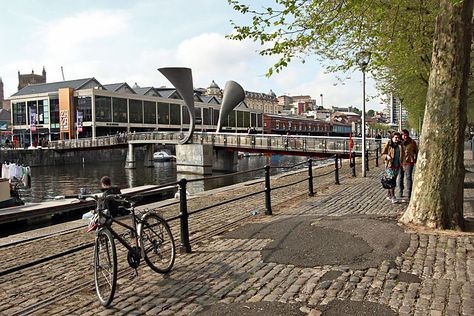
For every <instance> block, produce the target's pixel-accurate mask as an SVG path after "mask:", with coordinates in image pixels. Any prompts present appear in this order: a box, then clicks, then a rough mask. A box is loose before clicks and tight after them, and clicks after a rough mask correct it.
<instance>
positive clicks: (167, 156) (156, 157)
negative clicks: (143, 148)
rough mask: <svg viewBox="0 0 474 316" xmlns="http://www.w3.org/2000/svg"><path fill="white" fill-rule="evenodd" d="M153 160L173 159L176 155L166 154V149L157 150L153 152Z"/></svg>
mask: <svg viewBox="0 0 474 316" xmlns="http://www.w3.org/2000/svg"><path fill="white" fill-rule="evenodd" d="M153 160H154V161H175V160H176V156H174V155H170V154H168V153H167V152H166V151H157V152H155V153H154V154H153Z"/></svg>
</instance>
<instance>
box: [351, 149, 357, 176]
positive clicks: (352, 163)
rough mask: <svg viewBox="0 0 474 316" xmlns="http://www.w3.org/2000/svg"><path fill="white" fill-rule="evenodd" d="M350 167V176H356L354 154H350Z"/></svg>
mask: <svg viewBox="0 0 474 316" xmlns="http://www.w3.org/2000/svg"><path fill="white" fill-rule="evenodd" d="M351 167H352V176H353V177H355V176H356V156H355V152H352V161H351Z"/></svg>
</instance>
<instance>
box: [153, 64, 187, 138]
mask: <svg viewBox="0 0 474 316" xmlns="http://www.w3.org/2000/svg"><path fill="white" fill-rule="evenodd" d="M158 71H159V72H161V73H162V74H163V76H165V77H166V79H168V80H169V81H170V82H171V84H172V85H173V86H174V87H175V88H176V91H178V93H179V94H180V95H181V97H182V98H183V100H184V104H186V107H187V109H188V113H189V122H190V123H189V131H188V135H186V136H185V137H184V138H182V139H180V140H179V143H180V144H186V143H187V142H188V141H189V140H190V139H191V138H192V136H193V132H194V127H195V120H196V113H195V112H194V88H193V75H192V72H191V69H190V68H184V67H166V68H158Z"/></svg>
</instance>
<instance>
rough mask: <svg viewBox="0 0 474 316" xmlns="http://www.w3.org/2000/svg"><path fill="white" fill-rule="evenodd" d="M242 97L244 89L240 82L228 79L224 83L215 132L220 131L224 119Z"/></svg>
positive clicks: (243, 96) (243, 97)
mask: <svg viewBox="0 0 474 316" xmlns="http://www.w3.org/2000/svg"><path fill="white" fill-rule="evenodd" d="M244 99H245V91H244V89H243V88H242V86H241V85H240V84H238V83H237V82H235V81H232V80H229V81H227V82H226V83H225V87H224V95H223V97H222V105H221V111H220V113H219V122H218V123H217V129H216V132H221V131H222V125H223V124H224V119H225V118H226V117H227V115H229V113H230V112H232V110H233V109H234V108H235V107H236V106H237V105H239V103H240V102H242V101H243V100H244Z"/></svg>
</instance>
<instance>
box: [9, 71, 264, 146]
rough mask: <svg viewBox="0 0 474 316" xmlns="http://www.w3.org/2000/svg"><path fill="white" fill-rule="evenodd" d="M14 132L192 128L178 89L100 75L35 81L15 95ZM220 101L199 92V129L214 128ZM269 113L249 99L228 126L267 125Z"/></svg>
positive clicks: (60, 135) (35, 136)
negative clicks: (133, 83)
mask: <svg viewBox="0 0 474 316" xmlns="http://www.w3.org/2000/svg"><path fill="white" fill-rule="evenodd" d="M9 100H10V101H11V104H12V111H11V116H12V117H11V122H12V123H11V124H12V127H11V128H12V135H13V137H14V138H16V140H17V141H18V142H19V144H30V143H31V140H33V143H35V142H38V143H39V144H41V142H42V141H45V140H58V139H74V138H77V137H79V138H86V137H93V138H95V137H99V136H105V135H112V134H116V133H122V132H142V131H153V130H158V131H160V130H161V131H171V130H176V131H178V130H186V129H187V128H188V127H189V113H188V111H187V108H186V106H185V105H184V101H183V100H182V99H181V97H180V95H179V93H177V92H176V90H175V89H172V88H153V87H147V88H139V87H134V88H131V87H130V86H129V85H128V84H126V83H119V84H111V85H102V84H101V83H100V82H98V81H97V80H96V79H95V78H86V79H79V80H70V81H61V82H55V83H45V84H37V85H29V86H26V87H24V88H23V89H21V90H20V91H18V92H17V93H15V94H14V95H12V96H11V97H10V98H9ZM219 110H220V100H219V99H217V98H216V97H211V96H204V95H201V94H200V93H198V92H196V93H195V112H196V113H195V114H196V130H197V131H200V130H201V131H213V130H215V129H216V126H217V122H218V119H219ZM262 119H263V115H262V113H261V112H259V111H258V110H251V109H249V108H247V106H246V105H245V103H244V102H242V103H241V104H239V105H238V106H237V107H236V109H235V110H234V111H233V112H232V113H231V114H230V115H229V116H228V117H227V119H226V120H225V122H224V125H223V126H224V130H225V131H229V132H230V131H235V132H246V131H247V130H248V128H249V127H254V128H256V129H257V130H261V128H262Z"/></svg>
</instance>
